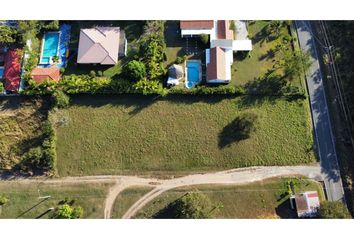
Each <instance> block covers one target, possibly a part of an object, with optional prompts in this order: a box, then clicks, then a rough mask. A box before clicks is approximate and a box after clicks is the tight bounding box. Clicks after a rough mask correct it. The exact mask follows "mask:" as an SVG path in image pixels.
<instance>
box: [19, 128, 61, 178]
mask: <svg viewBox="0 0 354 240" xmlns="http://www.w3.org/2000/svg"><path fill="white" fill-rule="evenodd" d="M42 131H43V136H42V137H43V141H42V145H41V146H38V147H33V148H30V149H29V150H28V151H27V152H26V153H25V154H24V156H23V162H22V166H21V170H22V171H26V172H28V170H31V169H32V170H39V171H43V172H52V171H55V163H56V151H55V146H56V134H55V131H54V129H53V127H52V124H51V123H50V122H49V121H46V122H45V123H44V124H43V127H42Z"/></svg>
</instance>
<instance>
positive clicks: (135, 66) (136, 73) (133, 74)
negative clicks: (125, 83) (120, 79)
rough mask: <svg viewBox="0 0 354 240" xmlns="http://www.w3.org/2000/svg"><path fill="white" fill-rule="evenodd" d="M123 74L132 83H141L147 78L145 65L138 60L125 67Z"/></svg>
mask: <svg viewBox="0 0 354 240" xmlns="http://www.w3.org/2000/svg"><path fill="white" fill-rule="evenodd" d="M123 73H124V75H125V76H126V77H127V78H128V79H129V80H131V81H134V82H137V81H140V80H141V79H143V78H144V77H145V76H146V68H145V64H144V63H142V62H140V61H136V60H133V61H130V62H129V63H128V64H126V65H125V66H124V68H123Z"/></svg>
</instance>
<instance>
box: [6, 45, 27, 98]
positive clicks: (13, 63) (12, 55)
mask: <svg viewBox="0 0 354 240" xmlns="http://www.w3.org/2000/svg"><path fill="white" fill-rule="evenodd" d="M21 57H22V51H21V50H20V49H11V50H9V51H8V52H7V53H6V57H5V64H4V75H3V78H4V79H5V90H6V91H12V92H17V91H18V88H19V86H20V80H21Z"/></svg>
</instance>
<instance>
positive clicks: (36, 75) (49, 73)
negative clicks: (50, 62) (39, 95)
mask: <svg viewBox="0 0 354 240" xmlns="http://www.w3.org/2000/svg"><path fill="white" fill-rule="evenodd" d="M31 76H32V79H33V80H34V81H36V83H38V84H40V83H42V82H43V81H45V80H51V81H55V82H57V81H59V78H60V71H59V68H57V67H50V68H35V69H33V70H32V72H31Z"/></svg>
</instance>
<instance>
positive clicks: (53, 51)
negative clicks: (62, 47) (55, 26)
mask: <svg viewBox="0 0 354 240" xmlns="http://www.w3.org/2000/svg"><path fill="white" fill-rule="evenodd" d="M58 53H59V32H47V33H45V34H44V37H43V43H42V52H41V58H40V62H39V63H40V64H49V63H50V58H51V57H54V56H58Z"/></svg>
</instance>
